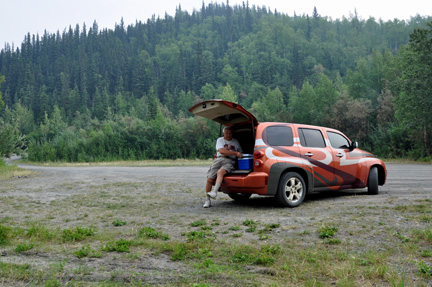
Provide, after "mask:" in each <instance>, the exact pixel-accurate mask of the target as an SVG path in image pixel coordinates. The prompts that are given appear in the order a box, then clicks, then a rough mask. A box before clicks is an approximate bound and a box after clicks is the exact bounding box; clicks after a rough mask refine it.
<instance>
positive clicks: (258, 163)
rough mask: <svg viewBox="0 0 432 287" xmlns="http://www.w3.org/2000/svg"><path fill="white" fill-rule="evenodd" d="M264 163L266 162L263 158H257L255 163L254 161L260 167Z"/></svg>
mask: <svg viewBox="0 0 432 287" xmlns="http://www.w3.org/2000/svg"><path fill="white" fill-rule="evenodd" d="M263 164H264V162H263V161H262V160H260V159H256V160H255V163H254V165H255V167H260V166H262V165H263Z"/></svg>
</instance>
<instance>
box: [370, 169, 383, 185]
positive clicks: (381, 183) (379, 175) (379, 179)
mask: <svg viewBox="0 0 432 287" xmlns="http://www.w3.org/2000/svg"><path fill="white" fill-rule="evenodd" d="M374 166H375V167H376V168H377V170H378V185H384V183H385V171H384V167H383V166H382V165H374ZM374 166H372V167H374ZM372 167H371V168H372Z"/></svg>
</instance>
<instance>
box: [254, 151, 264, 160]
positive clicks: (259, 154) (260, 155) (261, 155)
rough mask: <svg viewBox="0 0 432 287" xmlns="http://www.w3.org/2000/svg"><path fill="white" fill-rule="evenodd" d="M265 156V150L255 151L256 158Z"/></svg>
mask: <svg viewBox="0 0 432 287" xmlns="http://www.w3.org/2000/svg"><path fill="white" fill-rule="evenodd" d="M263 156H264V152H263V151H261V150H256V151H255V152H254V158H257V159H258V158H262V157H263Z"/></svg>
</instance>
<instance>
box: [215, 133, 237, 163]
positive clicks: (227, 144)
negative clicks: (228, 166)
mask: <svg viewBox="0 0 432 287" xmlns="http://www.w3.org/2000/svg"><path fill="white" fill-rule="evenodd" d="M220 148H226V149H227V150H231V151H238V152H243V150H242V148H241V146H240V143H239V142H238V141H237V140H236V139H232V140H230V141H227V140H226V139H225V138H224V137H220V138H218V139H217V141H216V150H219V149H220ZM221 155H222V154H220V152H217V156H218V157H219V156H221ZM230 157H231V158H233V159H235V158H236V156H235V155H230Z"/></svg>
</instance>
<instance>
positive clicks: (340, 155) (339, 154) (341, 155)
mask: <svg viewBox="0 0 432 287" xmlns="http://www.w3.org/2000/svg"><path fill="white" fill-rule="evenodd" d="M336 156H337V157H343V156H344V155H343V153H338V154H336Z"/></svg>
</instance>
